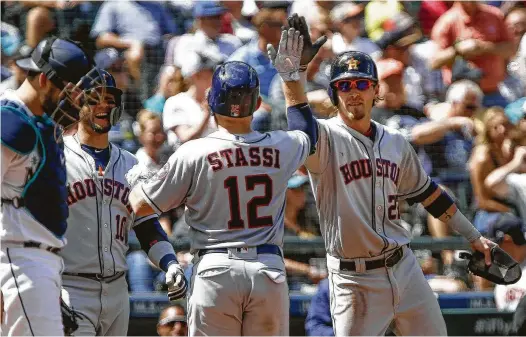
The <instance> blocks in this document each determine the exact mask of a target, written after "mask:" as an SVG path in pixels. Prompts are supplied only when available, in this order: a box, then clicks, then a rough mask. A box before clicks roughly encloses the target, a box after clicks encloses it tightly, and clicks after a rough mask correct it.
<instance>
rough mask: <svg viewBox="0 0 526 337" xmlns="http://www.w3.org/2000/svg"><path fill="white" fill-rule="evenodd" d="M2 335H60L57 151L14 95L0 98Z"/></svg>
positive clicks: (61, 171) (42, 119)
mask: <svg viewBox="0 0 526 337" xmlns="http://www.w3.org/2000/svg"><path fill="white" fill-rule="evenodd" d="M0 106H1V114H2V117H1V119H2V123H1V124H2V145H1V148H2V164H1V165H2V178H1V179H2V209H1V213H0V219H1V224H2V227H1V230H0V237H1V249H0V260H1V262H0V280H1V290H2V295H3V301H4V311H5V312H4V320H3V321H2V335H8V336H11V335H16V336H19V335H25V336H27V335H54V336H58V335H63V334H64V332H63V327H62V316H61V312H60V305H59V303H60V302H59V301H60V285H61V279H60V273H61V272H62V269H63V262H62V258H61V257H60V256H58V255H57V251H58V250H60V248H62V247H63V246H64V245H65V244H66V239H65V237H64V232H65V231H66V226H67V223H66V219H67V217H68V209H67V204H66V200H65V194H66V189H65V186H66V169H65V165H64V152H63V143H62V141H61V139H60V138H59V139H58V142H57V141H56V133H55V132H56V125H55V123H53V121H52V120H51V119H50V118H49V117H48V116H47V115H43V116H35V115H33V114H32V113H31V111H30V110H29V108H28V107H27V106H26V105H25V104H24V103H23V102H22V101H21V100H20V98H19V97H18V96H17V94H16V93H15V92H14V91H11V90H8V91H6V92H5V93H4V95H2V96H1V97H0Z"/></svg>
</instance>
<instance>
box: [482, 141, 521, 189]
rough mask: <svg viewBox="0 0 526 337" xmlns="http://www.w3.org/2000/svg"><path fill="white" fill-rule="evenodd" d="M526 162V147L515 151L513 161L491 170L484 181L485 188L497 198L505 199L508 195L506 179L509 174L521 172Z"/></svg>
mask: <svg viewBox="0 0 526 337" xmlns="http://www.w3.org/2000/svg"><path fill="white" fill-rule="evenodd" d="M524 162H526V147H524V146H522V147H519V148H517V149H516V150H515V155H514V156H513V160H512V161H510V162H509V163H508V164H506V165H504V166H501V167H499V168H497V169H495V170H493V171H492V172H491V173H490V174H489V175H488V176H487V177H486V180H484V185H485V186H486V188H488V189H490V190H492V191H493V192H494V193H495V194H496V195H498V196H499V197H502V198H505V197H507V196H508V194H509V187H508V184H507V183H506V177H507V176H508V175H509V174H510V173H516V172H520V171H521V166H522V165H524Z"/></svg>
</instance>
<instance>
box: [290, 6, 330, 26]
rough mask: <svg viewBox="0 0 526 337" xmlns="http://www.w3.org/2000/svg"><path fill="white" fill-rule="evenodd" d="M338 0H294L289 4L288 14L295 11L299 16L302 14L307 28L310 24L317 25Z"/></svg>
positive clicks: (327, 15)
mask: <svg viewBox="0 0 526 337" xmlns="http://www.w3.org/2000/svg"><path fill="white" fill-rule="evenodd" d="M338 2H340V1H325V0H294V1H293V2H292V5H291V6H290V14H291V15H292V14H294V13H296V14H298V15H299V16H304V17H305V21H306V22H307V24H308V25H309V28H311V27H312V25H314V26H317V25H319V24H320V23H321V22H323V20H324V19H325V18H327V17H329V13H330V11H331V10H332V9H333V7H334V6H336V5H337V4H338ZM329 28H330V27H329Z"/></svg>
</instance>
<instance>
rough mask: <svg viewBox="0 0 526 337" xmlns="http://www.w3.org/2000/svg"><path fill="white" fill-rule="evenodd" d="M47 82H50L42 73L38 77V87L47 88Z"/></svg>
mask: <svg viewBox="0 0 526 337" xmlns="http://www.w3.org/2000/svg"><path fill="white" fill-rule="evenodd" d="M47 82H48V79H47V76H46V75H45V74H44V73H40V75H38V85H39V86H40V87H41V88H45V87H46V83H47Z"/></svg>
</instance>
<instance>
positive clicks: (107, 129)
mask: <svg viewBox="0 0 526 337" xmlns="http://www.w3.org/2000/svg"><path fill="white" fill-rule="evenodd" d="M89 126H90V127H91V129H92V130H93V131H95V132H96V133H98V134H105V133H108V132H110V130H111V123H109V118H108V126H105V127H102V126H100V125H97V123H95V122H94V121H93V119H90V120H89Z"/></svg>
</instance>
